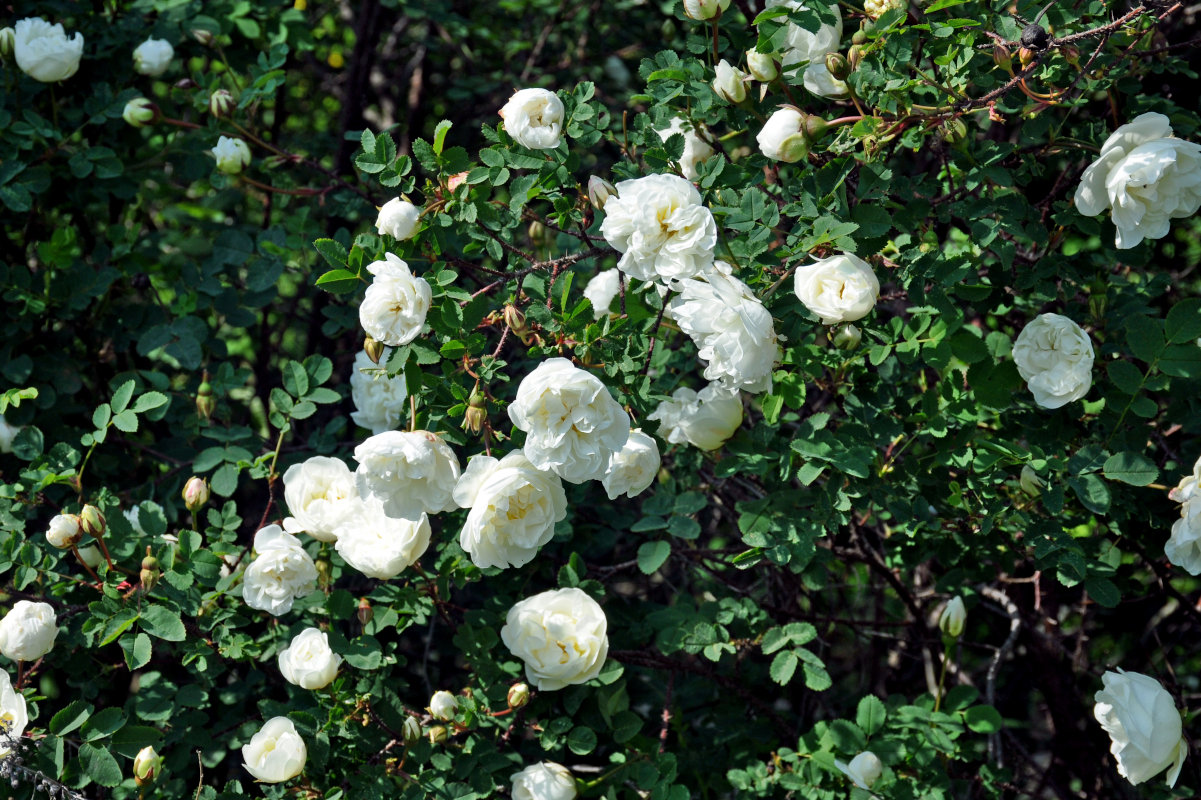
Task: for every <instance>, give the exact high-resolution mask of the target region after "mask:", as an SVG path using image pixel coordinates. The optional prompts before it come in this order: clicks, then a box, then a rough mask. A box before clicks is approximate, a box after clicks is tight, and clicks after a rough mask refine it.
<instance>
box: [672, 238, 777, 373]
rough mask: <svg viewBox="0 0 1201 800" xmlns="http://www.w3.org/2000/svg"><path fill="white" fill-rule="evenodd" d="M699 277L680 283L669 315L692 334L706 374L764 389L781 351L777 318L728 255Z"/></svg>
mask: <svg viewBox="0 0 1201 800" xmlns="http://www.w3.org/2000/svg"><path fill="white" fill-rule="evenodd" d="M713 266H714V269H712V270H710V271H709V272H707V273H705V275H704V276H702V277H699V278H687V279H685V280H682V281H680V282H679V284H678V288H679V290H680V293H679V294H678V295H677V296H676V297H674V298H672V300H671V302H670V303H669V304H668V306H667V315H668V316H670V317H671V318H672V319H674V320H675V321H676V322H677V323H678V324H679V326H680V330H682V331H683V332H684V333H686V334H688V336H689V337H691V338H692V341H693V344H695V345H696V348H697V350H698V351H699V352H698V355H699V356H700V358H701V360H702V361H704V362H705V364H706V366H705V378H706V379H708V380H710V381H719V382H721V383H723V384H725V385H727V386H733V387H737V388H740V389H745V390H747V391H748V392H761V391H764V390H765V389H769V388H771V374H772V369H773V368H774V367H775V365H776V364H777V363H779V361H780V358H781V356H782V352H781V350H780V345H779V343H778V341H777V338H776V330H775V325H774V320H772V316H771V314H770V313H769V312H768V310H767V309H766V308H764V307H763V303H761V302H760V301H759V298H757V297H755V295H754V293H753V292H752V291H751V290H750V288H749V287H748V286H747V285H746V284H745V283H743V282H742V281H740V280H738V278H735V277H734V276H733V275H732V274H731V272H732V268H731V267H730V265H729V264H727V263H726V262H724V261H716V262H714V265H713Z"/></svg>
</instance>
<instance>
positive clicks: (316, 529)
mask: <svg viewBox="0 0 1201 800" xmlns="http://www.w3.org/2000/svg"><path fill="white" fill-rule="evenodd" d="M358 497H359V492H358V489H357V488H356V487H355V477H354V473H353V472H351V471H350V467H348V466H346V462H345V461H343V460H342V459H340V458H330V457H328V456H313V457H312V458H310V459H308V460H307V461H303V462H301V463H299V464H293V465H292V466H290V467H288V469H287V471H285V472H284V502H285V503H287V505H288V510H289V511H291V512H292V516H290V517H287V518H286V519H284V530H286V531H287V532H288V533H300V532H302V531H303V532H304V533H307V534H308V535H309V536H312V537H313V538H314V539H320V540H321V541H323V542H332V541H333V540H334V538H335V537H334V529H335V528H337V527H338V525H339V524H340V523H341V521H342V519H343V518H344V517H345V516H346V515H347V514H349V513H351V512H352V510H353V508H354V504H355V503H356V501H357V500H358Z"/></svg>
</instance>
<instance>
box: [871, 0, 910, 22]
mask: <svg viewBox="0 0 1201 800" xmlns="http://www.w3.org/2000/svg"><path fill="white" fill-rule="evenodd" d="M907 5H908V2H907V0H863V13H864V14H867V16H868V19H879V18H880V17H882V16H884V12H886V11H890V10H892V9H894V8H895V9H898V10H903V9H904V8H905V7H906V6H907Z"/></svg>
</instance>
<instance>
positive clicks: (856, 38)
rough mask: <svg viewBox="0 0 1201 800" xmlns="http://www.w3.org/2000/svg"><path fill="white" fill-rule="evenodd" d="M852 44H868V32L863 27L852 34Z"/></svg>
mask: <svg viewBox="0 0 1201 800" xmlns="http://www.w3.org/2000/svg"><path fill="white" fill-rule="evenodd" d="M864 22H867V20H864ZM851 44H867V34H866V33H865V32H864V30H863V28H862V27H861V28H859V30H857V31H855V32H854V33H852V34H851Z"/></svg>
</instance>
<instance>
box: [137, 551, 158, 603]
mask: <svg viewBox="0 0 1201 800" xmlns="http://www.w3.org/2000/svg"><path fill="white" fill-rule="evenodd" d="M162 574H163V573H162V572H161V571H160V570H159V568H158V559H157V558H155V557H154V556H153V555H151V553H150V546H149V545H147V546H146V557H145V558H143V559H142V571H141V573H140V574H139V575H138V577H139V578H140V579H141V581H142V588H143V589H145V590H146V591H147V592H148V591H150V590H151V589H153V588H154V586H155V584H157V583H158V579H159V577H160V576H161V575H162Z"/></svg>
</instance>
